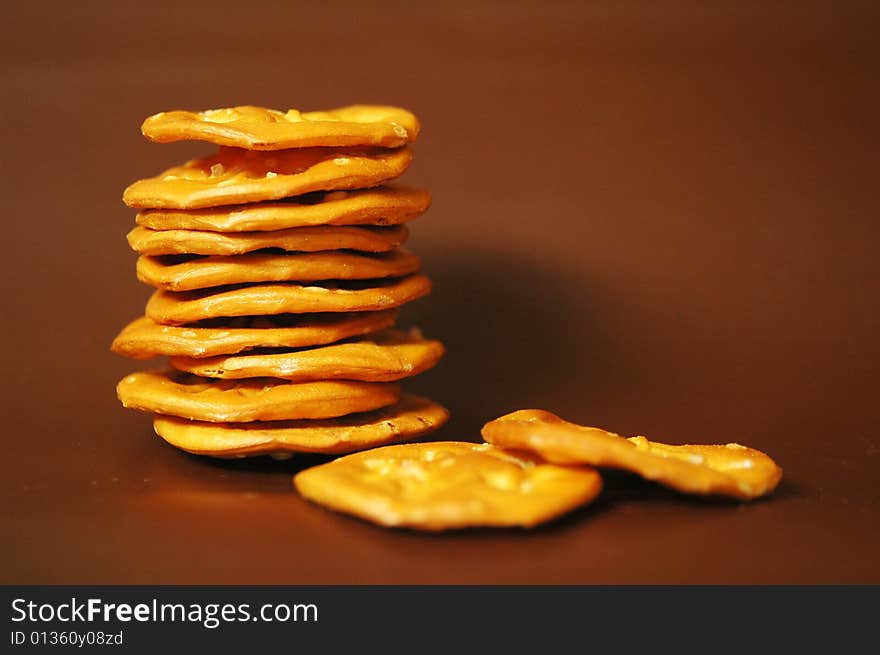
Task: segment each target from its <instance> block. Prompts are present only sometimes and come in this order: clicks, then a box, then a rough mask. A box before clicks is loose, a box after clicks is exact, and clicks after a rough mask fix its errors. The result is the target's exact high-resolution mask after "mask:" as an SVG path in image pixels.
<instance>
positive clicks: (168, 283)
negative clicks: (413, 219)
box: [137, 249, 421, 291]
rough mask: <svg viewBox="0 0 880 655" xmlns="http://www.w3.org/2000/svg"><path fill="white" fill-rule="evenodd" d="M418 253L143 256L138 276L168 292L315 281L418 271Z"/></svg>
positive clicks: (362, 277) (394, 274) (383, 275)
mask: <svg viewBox="0 0 880 655" xmlns="http://www.w3.org/2000/svg"><path fill="white" fill-rule="evenodd" d="M420 265H421V263H420V261H419V258H418V257H416V256H415V255H414V254H412V253H411V252H409V251H407V250H403V249H398V250H393V251H391V252H388V253H381V254H364V253H353V252H339V251H330V252H306V253H256V252H254V253H247V254H244V255H232V256H228V257H227V256H223V255H216V256H207V257H202V256H194V255H170V256H165V257H152V256H150V255H141V256H140V257H139V258H138V261H137V278H138V280H140V281H141V282H143V283H144V284H149V285H150V286H152V287H156V288H158V289H167V290H169V291H191V290H193V289H206V288H209V287H218V286H223V285H229V284H245V283H248V282H291V281H297V282H315V281H320V280H364V279H378V278H386V277H400V276H402V275H407V274H409V273H414V272H415V271H417V270H418V269H419V266H420Z"/></svg>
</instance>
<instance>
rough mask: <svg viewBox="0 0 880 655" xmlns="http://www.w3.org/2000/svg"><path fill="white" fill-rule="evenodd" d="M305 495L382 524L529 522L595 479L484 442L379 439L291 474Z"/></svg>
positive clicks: (566, 507)
mask: <svg viewBox="0 0 880 655" xmlns="http://www.w3.org/2000/svg"><path fill="white" fill-rule="evenodd" d="M293 481H294V484H295V485H296V488H297V490H299V492H300V493H301V494H302V495H303V496H305V497H306V498H308V499H309V500H311V501H314V502H316V503H319V504H321V505H324V506H326V507H329V508H330V509H333V510H336V511H340V512H344V513H347V514H353V515H355V516H359V517H361V518H363V519H366V520H368V521H372V522H374V523H378V524H379V525H384V526H393V527H408V528H414V529H418V530H429V531H439V530H448V529H455V528H465V527H472V526H521V527H533V526H535V525H538V524H540V523H543V522H545V521H549V520H551V519H553V518H556V517H558V516H560V515H562V514H565V513H566V512H569V511H571V510H573V509H574V508H576V507H579V506H581V505H584V504H586V503H588V502H590V501H591V500H592V499H593V498H595V497H596V495H597V494H598V493H599V491H600V489H601V487H602V480H601V478H600V477H599V474H598V473H597V472H596V471H594V470H592V469H588V468H577V467H565V466H556V465H554V464H545V463H541V462H539V461H538V460H537V459H536V458H532V457H530V456H528V455H521V454H514V453H510V452H506V451H504V450H502V449H500V448H496V447H494V446H492V445H489V444H472V443H463V442H454V441H440V442H433V443H418V444H403V445H396V446H385V447H382V448H377V449H374V450H368V451H365V452H360V453H355V454H353V455H346V456H345V457H342V458H339V459H337V460H335V461H333V462H330V463H328V464H322V465H320V466H315V467H313V468H310V469H306V470H305V471H302V472H300V473H298V474H297V475H296V476H295V477H294V479H293Z"/></svg>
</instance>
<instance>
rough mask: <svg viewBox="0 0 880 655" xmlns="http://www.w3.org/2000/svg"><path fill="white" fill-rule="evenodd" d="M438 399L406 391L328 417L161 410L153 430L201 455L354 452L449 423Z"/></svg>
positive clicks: (418, 434)
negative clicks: (225, 417) (218, 419)
mask: <svg viewBox="0 0 880 655" xmlns="http://www.w3.org/2000/svg"><path fill="white" fill-rule="evenodd" d="M448 418H449V412H448V411H446V409H445V408H444V407H442V406H441V405H438V404H437V403H435V402H433V401H431V400H428V399H427V398H422V397H420V396H415V395H412V394H406V393H405V394H403V395H401V397H400V400H399V401H398V402H397V403H395V404H394V405H389V406H388V407H384V408H382V409H377V410H374V411H372V412H365V413H360V414H352V415H351V416H343V417H340V418H334V419H324V420H320V421H319V420H311V421H308V420H302V421H271V422H270V421H264V422H254V423H206V422H202V421H188V420H186V419H182V418H177V417H174V416H160V415H157V416H156V417H155V418H154V419H153V429H154V430H155V431H156V434H158V435H159V436H160V437H162V438H163V439H165V441H167V442H168V443H170V444H171V445H172V446H176V447H177V448H180V449H182V450H186V451H187V452H191V453H195V454H197V455H212V456H214V457H244V456H247V455H271V454H282V453H291V452H302V453H350V452H354V451H356V450H362V449H364V448H373V447H375V446H383V445H385V444H388V443H393V442H397V441H405V440H407V439H415V438H416V437H420V436H422V435H425V434H428V433H429V432H432V431H434V430H436V429H437V428H439V427H440V426H441V425H443V424H444V423H446V421H447V419H448Z"/></svg>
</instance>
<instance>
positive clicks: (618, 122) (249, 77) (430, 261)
mask: <svg viewBox="0 0 880 655" xmlns="http://www.w3.org/2000/svg"><path fill="white" fill-rule="evenodd" d="M163 4H164V3H135V2H112V3H110V2H108V3H105V4H98V3H68V4H66V5H62V4H60V3H58V4H53V5H52V8H53V9H52V10H49V9H48V8H47V7H46V6H44V5H42V4H38V3H26V2H14V3H4V5H3V9H2V13H3V16H2V21H0V25H2V28H0V29H2V39H0V70H2V75H3V87H4V89H3V121H2V130H3V134H2V137H3V154H2V166H3V170H2V193H3V200H4V203H3V224H4V228H3V244H4V251H5V254H4V257H3V263H4V269H5V270H4V274H3V276H2V285H3V294H4V295H3V297H4V298H5V302H4V306H5V311H4V312H3V317H2V322H3V332H2V335H3V343H4V346H5V347H4V352H3V361H4V368H3V376H2V378H0V385H2V403H3V405H2V407H3V423H2V426H3V439H4V452H3V459H2V487H3V498H4V504H5V507H4V508H3V509H2V532H0V543H2V547H0V548H2V561H3V568H2V574H0V582H6V583H10V582H29V583H62V582H79V583H85V582H88V583H124V582H137V583H416V582H426V583H656V582H663V583H765V582H768V583H769V582H793V583H802V582H810V583H828V582H838V583H860V582H873V583H880V565H878V560H877V553H878V552H880V496H878V494H880V491H878V489H880V484H878V483H880V480H878V473H880V421H878V410H877V405H878V403H877V397H878V379H880V376H878V373H880V371H878V362H880V347H878V339H877V336H876V335H877V332H878V327H880V321H878V317H880V312H878V297H880V270H878V265H877V247H878V231H880V230H878V218H877V213H878V212H877V200H876V191H877V186H878V184H877V172H878V163H880V162H878V156H877V148H878V130H877V116H878V115H880V108H878V102H877V101H878V90H877V89H878V86H877V70H878V54H880V46H878V39H877V34H878V22H877V13H876V11H874V10H872V9H869V8H868V7H870V4H871V3H866V4H865V5H864V7H863V6H860V5H856V4H852V3H850V4H841V3H830V2H829V3H827V4H826V5H824V6H823V5H815V6H812V5H805V4H804V3H791V5H790V6H789V7H787V8H786V7H785V6H784V5H776V8H774V9H767V8H762V6H761V3H729V5H720V4H719V5H706V4H705V3H693V4H690V3H688V4H670V3H665V4H664V8H663V9H662V10H661V9H658V8H655V7H654V6H653V5H654V3H647V2H646V3H624V4H618V3H607V4H600V5H592V6H591V7H590V8H584V6H582V5H581V4H554V3H550V4H548V3H542V4H540V5H537V6H536V7H538V8H529V7H528V6H527V5H524V4H519V3H513V4H510V3H499V4H497V5H496V4H490V3H477V4H474V3H467V4H465V3H462V4H460V5H455V6H456V7H457V8H451V7H450V6H447V5H446V3H442V4H441V3H438V5H437V6H436V7H434V8H430V7H429V6H427V5H424V6H422V7H420V8H419V9H412V8H407V7H408V5H407V3H402V2H400V3H379V4H377V5H374V3H350V6H348V8H346V5H345V4H343V5H338V4H336V3H334V6H333V8H332V9H331V8H327V9H322V8H320V6H319V4H320V3H293V2H291V3H277V5H279V6H283V7H284V8H283V9H282V8H279V7H276V6H275V5H276V3H271V4H270V3H266V4H263V3H258V2H250V3H234V4H233V3H226V2H213V3H209V6H210V7H211V8H212V9H211V11H210V13H206V14H202V13H199V14H197V13H196V11H195V8H194V7H195V6H197V5H201V4H203V3H192V4H191V5H190V7H191V8H189V9H187V8H184V7H181V6H179V5H180V4H183V3H167V6H162V5H163ZM57 12H60V13H57ZM349 102H386V103H397V104H401V105H404V106H406V107H408V108H410V109H412V110H414V111H415V112H416V113H417V114H418V115H419V116H420V117H421V119H422V121H423V125H424V131H423V137H422V138H421V139H420V140H419V142H418V144H417V146H416V161H415V163H414V166H413V168H412V169H411V171H410V173H409V174H408V175H407V178H406V179H407V180H408V181H409V182H411V183H413V184H421V185H426V186H427V187H429V188H430V189H431V190H432V191H433V193H434V195H435V204H434V207H433V208H432V210H431V211H430V213H429V214H428V215H426V216H425V217H423V218H422V219H420V220H418V221H416V222H415V223H414V224H413V239H412V242H411V244H412V247H413V249H414V250H415V251H416V252H417V253H419V254H420V255H421V256H422V257H423V259H424V262H425V266H426V269H427V271H428V272H429V273H430V274H431V275H432V276H433V277H434V279H435V281H436V292H435V293H434V294H433V295H432V296H431V297H430V298H428V299H426V300H422V301H419V302H418V303H416V305H415V306H413V307H412V308H411V310H410V311H408V317H409V319H410V320H412V321H417V322H419V323H421V325H422V326H423V328H424V329H425V331H426V333H427V334H428V335H430V336H433V337H438V338H441V339H443V340H444V341H445V342H446V344H447V346H448V349H449V354H448V356H447V358H446V360H445V361H444V362H443V363H442V365H441V366H440V367H439V368H438V369H436V370H435V371H433V372H431V373H428V374H425V375H424V376H422V378H420V379H419V380H417V381H416V382H415V383H414V384H412V385H410V388H412V389H414V390H416V391H420V392H424V393H426V394H429V395H431V396H432V397H434V398H436V399H437V400H439V401H441V402H443V403H445V404H446V405H447V406H448V407H450V409H451V410H452V412H453V415H454V418H453V420H452V422H451V423H450V424H449V426H448V428H447V429H444V430H443V431H442V432H441V433H440V434H438V435H437V436H438V438H444V439H469V440H475V439H477V438H478V431H479V428H480V426H481V425H482V423H483V422H484V421H486V420H488V419H491V418H494V417H496V416H498V415H499V414H502V413H505V412H508V411H510V410H513V409H516V408H521V407H542V408H546V409H548V410H552V411H554V412H556V413H558V414H560V415H561V416H563V417H566V418H568V419H571V420H575V421H579V422H584V423H588V424H595V425H599V426H602V427H606V428H609V429H613V430H616V431H619V432H623V433H643V434H647V435H649V436H652V437H654V438H657V439H664V438H665V439H668V440H669V441H672V442H687V441H694V442H700V441H728V440H738V441H741V442H743V443H746V444H748V445H751V446H754V447H757V448H760V449H763V450H765V451H767V452H769V453H770V454H772V455H773V456H774V457H775V458H776V459H777V460H778V461H779V462H780V464H781V465H782V466H783V467H784V469H785V473H786V475H785V479H784V482H783V484H782V486H781V488H780V489H779V490H778V492H777V493H776V494H775V496H774V497H773V498H772V499H770V500H768V501H766V502H758V503H755V504H751V505H738V504H730V503H716V502H706V501H699V500H691V499H687V498H682V497H679V496H676V495H674V494H672V493H666V492H664V491H662V490H659V489H657V488H655V487H653V486H651V485H648V484H643V483H640V482H636V481H634V480H632V479H631V478H627V477H625V476H611V477H609V479H608V480H607V492H606V493H605V495H603V497H602V499H601V500H600V501H599V502H598V503H597V504H596V505H595V506H593V507H592V508H589V509H586V510H583V511H580V512H578V513H576V514H575V515H573V516H571V517H569V518H566V519H565V520H562V521H560V522H559V523H557V524H555V525H552V526H549V527H547V528H545V529H541V530H538V531H535V532H533V533H525V532H517V531H500V532H499V531H493V532H489V531H479V532H470V533H458V534H452V535H445V536H423V535H419V534H413V533H405V532H394V531H387V530H382V529H379V528H376V527H373V526H371V525H368V524H365V523H361V522H358V521H356V520H353V519H349V518H344V517H342V516H337V515H334V514H331V513H329V512H326V511H324V510H322V509H320V508H318V507H315V506H311V505H308V504H307V503H305V502H303V501H302V500H300V499H299V498H298V497H297V495H296V494H295V493H294V491H293V490H292V487H291V484H290V475H291V473H292V472H294V471H296V470H298V468H299V467H302V466H307V465H308V464H309V463H311V462H314V461H318V460H314V459H305V458H304V459H302V460H300V461H297V460H294V461H292V462H286V463H276V462H271V461H263V460H259V461H241V462H232V463H224V462H216V461H211V460H208V459H201V458H197V457H193V456H189V455H185V454H182V453H179V452H176V451H175V450H174V449H172V448H171V447H169V446H167V445H166V444H164V442H162V441H161V440H159V439H158V438H156V437H154V436H153V435H152V432H151V427H150V420H149V417H147V416H146V415H143V414H139V413H136V412H133V411H126V410H123V409H122V408H121V407H120V406H119V404H118V402H117V401H116V398H115V395H114V385H115V383H116V381H117V380H118V379H119V378H120V377H122V376H123V375H124V374H125V373H126V372H128V371H131V370H135V369H137V368H141V367H143V366H144V365H143V364H142V363H138V362H133V361H127V360H124V359H122V358H119V357H116V356H114V355H112V354H111V353H109V352H108V345H109V343H110V341H111V339H112V338H113V336H114V335H115V334H116V332H117V331H118V329H119V328H121V327H122V326H123V325H124V324H125V323H126V322H127V321H128V320H129V319H130V318H132V317H133V316H135V315H136V314H138V313H139V312H140V311H141V309H142V306H143V302H144V301H145V299H146V297H147V294H148V290H147V289H146V288H145V287H142V286H140V285H138V284H137V282H136V281H135V277H134V260H135V257H134V255H133V253H131V252H130V251H129V250H128V248H127V246H126V243H125V238H124V235H125V233H126V232H127V231H128V230H129V229H130V227H131V226H132V224H133V212H132V211H130V210H128V209H126V208H125V207H124V206H123V205H122V203H121V201H120V197H121V194H122V190H123V188H124V187H125V185H126V184H128V183H129V182H131V181H133V180H134V179H136V178H138V177H143V176H148V175H152V174H155V173H156V172H157V171H160V170H162V169H164V168H165V167H167V166H169V165H171V164H174V163H177V162H179V161H182V160H183V159H184V158H187V157H189V156H192V155H195V154H197V153H202V152H205V151H206V150H207V149H206V148H205V147H204V146H199V145H197V144H174V145H164V146H160V145H153V144H149V143H147V142H146V141H145V140H143V139H142V138H141V137H140V135H139V131H138V126H139V125H140V121H141V120H142V119H143V118H144V117H145V116H147V115H148V114H151V113H153V112H156V111H160V110H163V109H174V108H195V109H199V108H208V107H212V106H223V105H229V104H238V103H253V104H263V105H267V106H277V107H279V108H286V107H289V106H295V107H300V108H305V109H314V108H324V107H332V106H336V105H340V104H346V103H349Z"/></svg>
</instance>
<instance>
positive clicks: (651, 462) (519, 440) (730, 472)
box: [482, 409, 782, 500]
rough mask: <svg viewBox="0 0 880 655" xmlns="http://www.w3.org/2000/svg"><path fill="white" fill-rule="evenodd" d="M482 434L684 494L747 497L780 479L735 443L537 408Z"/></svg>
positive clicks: (764, 459)
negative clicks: (630, 433) (595, 424)
mask: <svg viewBox="0 0 880 655" xmlns="http://www.w3.org/2000/svg"><path fill="white" fill-rule="evenodd" d="M482 434H483V438H484V439H485V440H486V441H488V442H490V443H493V444H495V445H497V446H501V447H504V448H515V449H522V450H528V451H531V452H535V453H537V454H539V455H541V456H542V457H544V458H545V459H546V460H547V461H550V462H557V463H561V464H589V465H591V466H600V467H601V466H607V467H611V468H620V469H625V470H627V471H632V472H633V473H636V474H638V475H640V476H642V477H644V478H646V479H648V480H654V481H656V482H659V483H661V484H664V485H666V486H668V487H672V488H673V489H676V490H678V491H682V492H685V493H692V494H704V495H709V494H719V495H723V496H730V497H732V498H737V499H739V500H751V499H753V498H758V497H759V496H763V495H765V494H768V493H770V492H771V491H773V489H775V488H776V485H777V484H778V483H779V480H780V478H781V477H782V469H780V468H779V467H778V466H777V465H776V463H775V462H774V461H773V460H772V459H771V458H770V457H768V456H767V455H765V454H764V453H762V452H760V451H758V450H754V449H752V448H747V447H746V446H741V445H739V444H735V443H729V444H724V445H721V444H717V445H683V446H673V445H667V444H663V443H657V442H653V441H648V440H647V439H646V438H645V437H629V438H625V437H621V436H620V435H617V434H614V433H613V432H607V431H605V430H602V429H599V428H591V427H585V426H581V425H576V424H574V423H569V422H568V421H564V420H563V419H561V418H559V417H558V416H556V415H554V414H551V413H550V412H545V411H542V410H536V409H525V410H519V411H516V412H513V413H511V414H507V415H505V416H502V417H500V418H498V419H495V420H494V421H490V422H489V423H487V424H486V425H485V426H483V430H482Z"/></svg>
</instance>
